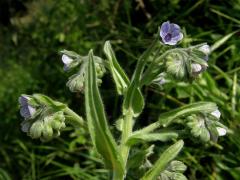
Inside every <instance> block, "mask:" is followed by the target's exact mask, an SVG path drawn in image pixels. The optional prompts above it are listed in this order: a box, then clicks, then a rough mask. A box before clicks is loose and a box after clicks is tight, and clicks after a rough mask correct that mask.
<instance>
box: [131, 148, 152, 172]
mask: <svg viewBox="0 0 240 180" xmlns="http://www.w3.org/2000/svg"><path fill="white" fill-rule="evenodd" d="M153 148H154V145H151V146H150V147H148V148H147V149H143V150H142V149H140V150H138V151H137V152H135V153H134V154H133V155H132V156H131V157H130V158H129V160H128V163H127V169H133V168H139V167H140V166H141V165H142V163H143V161H144V160H145V159H146V158H147V157H148V156H150V155H151V154H152V153H153Z"/></svg>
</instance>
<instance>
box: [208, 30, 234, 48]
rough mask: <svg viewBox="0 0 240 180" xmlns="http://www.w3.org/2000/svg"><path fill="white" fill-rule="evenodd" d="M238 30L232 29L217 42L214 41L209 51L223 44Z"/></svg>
mask: <svg viewBox="0 0 240 180" xmlns="http://www.w3.org/2000/svg"><path fill="white" fill-rule="evenodd" d="M237 32H238V31H234V32H232V33H230V34H228V35H226V36H224V37H222V38H221V39H219V40H218V41H217V42H215V43H214V44H213V45H212V46H211V52H213V51H215V50H216V49H217V48H219V47H220V46H221V45H223V44H224V43H225V42H226V41H227V40H228V39H229V38H231V37H232V36H233V35H234V34H235V33H237Z"/></svg>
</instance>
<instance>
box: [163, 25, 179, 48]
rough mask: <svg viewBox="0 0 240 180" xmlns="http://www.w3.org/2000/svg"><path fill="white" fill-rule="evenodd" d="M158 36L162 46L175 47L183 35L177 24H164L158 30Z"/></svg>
mask: <svg viewBox="0 0 240 180" xmlns="http://www.w3.org/2000/svg"><path fill="white" fill-rule="evenodd" d="M160 36H161V38H162V41H163V43H164V44H168V45H175V44H177V42H178V41H181V40H182V38H183V34H182V33H181V30H180V27H179V26H178V25H177V24H174V23H170V22H169V21H167V22H164V23H163V24H162V26H161V28H160Z"/></svg>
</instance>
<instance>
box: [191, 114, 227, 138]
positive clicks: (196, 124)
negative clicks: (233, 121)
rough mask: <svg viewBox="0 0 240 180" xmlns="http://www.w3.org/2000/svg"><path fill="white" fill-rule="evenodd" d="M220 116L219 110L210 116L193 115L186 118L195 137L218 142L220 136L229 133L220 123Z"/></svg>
mask: <svg viewBox="0 0 240 180" xmlns="http://www.w3.org/2000/svg"><path fill="white" fill-rule="evenodd" d="M220 115H221V113H220V111H219V110H215V111H213V112H212V113H209V114H193V115H191V116H188V117H187V118H186V120H187V125H188V127H189V128H190V129H191V133H192V134H193V136H195V137H199V138H200V139H201V140H202V141H205V142H206V141H209V140H212V141H217V139H218V137H219V136H224V135H226V133H227V128H226V127H225V126H224V125H222V124H221V123H220V122H219V121H218V120H219V118H220Z"/></svg>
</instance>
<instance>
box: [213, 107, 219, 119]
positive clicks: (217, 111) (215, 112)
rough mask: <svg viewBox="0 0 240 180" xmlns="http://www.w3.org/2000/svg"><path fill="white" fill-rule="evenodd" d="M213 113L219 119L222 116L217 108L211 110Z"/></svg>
mask: <svg viewBox="0 0 240 180" xmlns="http://www.w3.org/2000/svg"><path fill="white" fill-rule="evenodd" d="M211 115H213V116H214V117H216V118H217V119H219V118H220V116H221V112H220V111H219V110H218V109H217V110H215V111H213V112H211Z"/></svg>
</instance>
